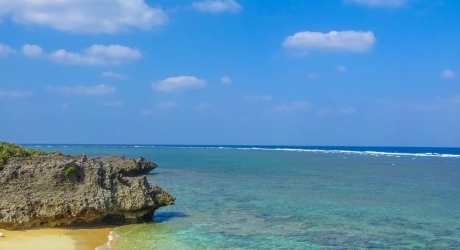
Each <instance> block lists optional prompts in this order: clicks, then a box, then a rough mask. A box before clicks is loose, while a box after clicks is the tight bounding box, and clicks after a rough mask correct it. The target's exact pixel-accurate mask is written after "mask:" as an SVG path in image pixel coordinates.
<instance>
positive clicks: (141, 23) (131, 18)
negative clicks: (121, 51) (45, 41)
mask: <svg viewBox="0 0 460 250" xmlns="http://www.w3.org/2000/svg"><path fill="white" fill-rule="evenodd" d="M4 16H5V17H11V19H12V20H13V21H14V22H16V23H20V24H24V25H40V26H46V27H51V28H53V29H57V30H61V31H66V32H72V33H117V32H120V31H124V30H128V29H130V28H139V29H143V30H149V29H151V28H153V27H156V26H161V25H163V24H164V23H166V21H167V15H166V13H165V12H164V11H163V10H161V9H160V8H152V7H150V6H148V5H147V4H146V3H145V1H144V0H130V1H125V0H104V1H81V0H65V1H58V0H55V1H36V0H14V1H10V0H0V18H1V17H4Z"/></svg>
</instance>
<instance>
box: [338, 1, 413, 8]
mask: <svg viewBox="0 0 460 250" xmlns="http://www.w3.org/2000/svg"><path fill="white" fill-rule="evenodd" d="M345 1H346V2H349V3H356V4H359V5H367V6H370V7H382V6H388V7H399V6H402V5H404V4H405V3H407V2H409V1H410V0H345Z"/></svg>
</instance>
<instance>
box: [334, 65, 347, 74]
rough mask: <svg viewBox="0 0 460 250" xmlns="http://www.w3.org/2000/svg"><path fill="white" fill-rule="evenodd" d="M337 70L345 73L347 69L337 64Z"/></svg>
mask: <svg viewBox="0 0 460 250" xmlns="http://www.w3.org/2000/svg"><path fill="white" fill-rule="evenodd" d="M336 69H337V71H338V72H341V73H347V71H348V69H347V68H346V67H345V66H337V68H336Z"/></svg>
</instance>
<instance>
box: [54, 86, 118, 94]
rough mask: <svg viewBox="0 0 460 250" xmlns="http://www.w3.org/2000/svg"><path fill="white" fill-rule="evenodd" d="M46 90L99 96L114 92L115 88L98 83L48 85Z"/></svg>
mask: <svg viewBox="0 0 460 250" xmlns="http://www.w3.org/2000/svg"><path fill="white" fill-rule="evenodd" d="M47 90H48V91H50V92H53V93H59V94H68V95H93V96H101V95H108V94H113V93H115V91H116V89H115V88H114V87H112V86H107V85H105V84H99V85H95V86H88V87H85V86H75V87H70V86H49V87H48V88H47Z"/></svg>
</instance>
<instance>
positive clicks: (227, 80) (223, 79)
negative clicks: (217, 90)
mask: <svg viewBox="0 0 460 250" xmlns="http://www.w3.org/2000/svg"><path fill="white" fill-rule="evenodd" d="M220 82H221V83H222V84H232V79H231V78H230V77H228V76H222V77H221V78H220Z"/></svg>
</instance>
